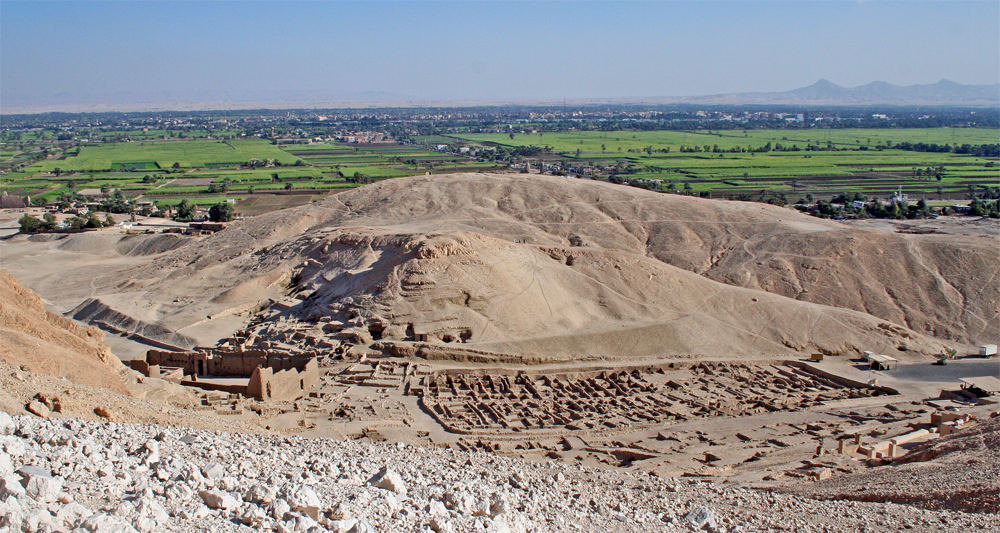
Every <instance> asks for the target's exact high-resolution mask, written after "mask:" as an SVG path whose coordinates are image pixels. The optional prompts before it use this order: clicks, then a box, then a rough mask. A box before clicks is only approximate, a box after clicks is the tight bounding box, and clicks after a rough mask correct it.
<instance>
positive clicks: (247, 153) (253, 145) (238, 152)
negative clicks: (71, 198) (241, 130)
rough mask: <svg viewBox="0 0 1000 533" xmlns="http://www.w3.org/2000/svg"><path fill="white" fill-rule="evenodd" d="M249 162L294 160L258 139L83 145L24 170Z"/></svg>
mask: <svg viewBox="0 0 1000 533" xmlns="http://www.w3.org/2000/svg"><path fill="white" fill-rule="evenodd" d="M253 159H258V160H265V159H275V160H277V161H278V162H280V163H281V164H282V165H291V164H294V163H295V161H296V160H297V159H298V158H296V157H295V156H293V155H292V154H289V153H287V152H284V151H282V150H280V149H278V148H277V147H275V146H273V145H272V144H271V143H269V142H267V141H263V140H259V139H240V140H232V141H216V140H193V141H140V142H125V143H109V144H95V145H84V146H82V147H81V148H80V154H79V155H77V156H73V157H67V158H66V159H63V160H58V159H50V160H46V161H39V162H38V163H35V164H34V165H31V166H30V167H28V168H27V169H26V170H28V171H30V172H52V171H53V170H55V169H56V168H59V169H61V170H62V171H71V172H77V171H106V170H125V169H134V170H154V169H168V168H172V167H173V165H174V164H175V163H176V164H177V165H178V167H180V168H203V167H207V166H212V165H233V166H236V165H243V164H246V163H249V162H250V161H251V160H253Z"/></svg>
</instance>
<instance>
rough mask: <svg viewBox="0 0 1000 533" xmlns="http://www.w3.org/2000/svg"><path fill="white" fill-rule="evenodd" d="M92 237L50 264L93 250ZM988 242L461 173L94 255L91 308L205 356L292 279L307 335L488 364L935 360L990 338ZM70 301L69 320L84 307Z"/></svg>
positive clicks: (608, 187) (994, 313)
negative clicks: (404, 341) (424, 345)
mask: <svg viewBox="0 0 1000 533" xmlns="http://www.w3.org/2000/svg"><path fill="white" fill-rule="evenodd" d="M89 238H92V237H91V236H90V235H79V236H73V237H71V239H73V240H76V239H79V241H80V242H76V243H73V242H71V241H67V242H65V243H61V244H60V245H59V247H60V252H61V253H69V252H68V251H67V247H79V248H83V249H89V250H90V252H88V253H95V252H94V247H90V245H89V244H88V242H86V240H87V239H89ZM102 238H103V236H102ZM109 238H110V237H109ZM153 238H157V239H158V240H157V241H155V242H150V243H144V242H141V241H140V240H139V239H153ZM32 244H35V243H32ZM997 245H998V240H997V239H996V238H991V237H975V236H965V235H911V234H899V233H892V232H887V231H880V230H869V229H858V228H851V227H848V226H846V225H843V224H841V223H837V222H833V221H826V220H820V219H816V218H812V217H808V216H806V215H801V214H799V213H797V212H794V211H792V210H789V209H783V208H777V207H773V206H767V205H762V204H756V203H745V202H726V201H712V200H702V199H697V198H688V197H682V196H677V195H663V194H657V193H651V192H648V191H643V190H639V189H635V188H631V187H623V186H617V185H612V184H607V183H599V182H593V181H589V180H576V179H567V178H557V177H550V176H538V175H511V174H504V175H497V174H455V175H437V176H420V177H413V178H402V179H394V180H387V181H384V182H380V183H378V184H375V185H371V186H366V187H362V188H359V189H355V190H352V191H348V192H345V193H342V194H338V195H335V196H331V197H328V198H327V199H325V200H322V201H320V202H317V203H314V204H310V205H305V206H301V207H297V208H292V209H287V210H283V211H279V212H275V213H270V214H266V215H262V216H258V217H253V218H250V219H247V220H244V221H242V222H238V223H235V224H233V225H232V226H231V227H230V228H228V229H226V230H225V231H223V232H220V233H217V234H215V235H212V236H210V237H207V238H204V239H192V240H188V241H186V242H185V243H177V242H173V241H171V242H167V241H164V240H162V238H161V237H159V236H140V237H139V238H138V239H136V238H133V240H132V241H131V242H129V243H127V244H114V245H111V246H107V245H105V246H102V247H100V249H101V250H104V252H102V253H105V254H106V255H108V256H110V255H117V257H118V258H120V259H115V258H111V257H107V258H102V259H100V261H103V262H102V263H101V264H102V266H103V265H108V266H110V265H113V264H114V263H115V261H119V262H120V264H121V266H119V267H117V268H107V269H104V271H103V272H102V273H101V274H100V275H98V276H96V277H95V278H94V279H93V280H88V282H89V283H90V285H91V287H90V289H89V290H88V291H87V292H88V295H99V298H100V299H101V301H102V303H104V304H106V305H107V306H108V307H110V308H112V309H114V310H116V311H120V312H122V313H125V314H127V315H129V316H131V317H134V318H136V319H137V320H139V321H142V322H143V323H149V324H159V325H163V326H165V327H167V328H169V329H171V330H173V331H176V332H177V333H179V334H180V335H183V336H186V337H188V338H190V339H193V340H195V341H197V342H198V343H202V344H207V343H212V342H214V340H215V339H218V338H220V337H224V336H227V335H228V334H230V333H231V332H232V331H234V330H235V329H237V328H238V327H239V325H240V323H241V321H242V320H244V319H243V318H240V314H241V313H243V314H245V313H246V312H248V311H251V310H253V309H254V308H255V307H256V306H258V305H261V304H265V303H266V302H267V301H268V299H278V298H281V297H282V296H283V294H284V291H285V290H286V287H287V286H288V283H289V280H292V279H293V278H294V280H295V281H296V282H297V285H296V287H297V288H299V289H304V290H305V291H306V292H305V293H302V294H308V293H309V292H313V291H315V295H314V296H313V297H312V299H311V300H308V301H307V303H306V304H304V305H302V306H299V307H297V308H296V310H295V314H297V316H299V317H300V318H307V319H324V318H333V319H336V320H341V321H350V320H351V319H352V318H354V319H355V320H358V317H360V320H362V321H365V320H367V321H371V320H378V321H381V322H383V323H387V324H388V325H389V326H390V328H389V329H388V330H387V333H388V334H390V336H395V337H404V338H405V337H407V334H406V328H407V327H408V326H409V324H416V325H418V326H424V327H426V329H428V330H429V331H431V332H433V333H434V334H435V335H436V336H437V337H441V336H443V335H452V336H458V335H460V334H463V333H464V334H465V335H466V336H468V335H471V338H470V339H469V340H470V343H471V344H472V345H475V346H470V347H478V348H483V349H489V350H502V351H524V352H534V353H570V352H574V353H582V352H586V353H591V354H605V355H646V354H653V353H656V354H666V353H679V354H680V353H683V354H689V353H695V354H697V353H711V354H715V355H720V354H729V353H735V354H740V355H743V354H768V355H772V354H780V353H789V352H809V351H813V350H828V351H832V352H849V351H853V350H859V349H876V350H880V351H885V352H888V353H895V354H897V355H898V354H899V351H898V350H897V348H899V347H905V348H908V349H909V350H911V353H912V351H916V352H921V353H939V352H940V351H941V349H942V345H941V344H940V343H939V342H937V341H934V340H931V339H929V338H927V337H928V336H933V337H936V338H938V339H944V340H954V341H958V342H960V343H967V344H971V343H976V342H990V341H991V340H993V339H995V338H996V337H997V336H1000V321H998V309H997V307H996V302H997V301H998V300H1000V282H998V281H997V270H998V268H1000V267H998V263H997V262H996V261H995V256H996V249H997ZM307 259H310V260H311V261H309V262H307V261H306V260H307ZM15 261H18V262H20V260H19V259H15ZM95 261H97V259H95ZM26 275H30V273H26ZM32 282H33V283H34V280H32ZM38 282H39V284H40V285H41V286H43V288H39V290H40V291H42V294H43V295H45V296H46V298H50V295H51V294H54V293H56V292H57V291H55V290H53V289H52V285H53V283H52V282H51V281H50V280H45V279H39V280H38ZM31 286H32V287H35V285H34V284H32V285H31ZM46 286H47V287H46ZM43 289H44V290H43ZM77 292H80V291H77ZM78 296H82V295H78ZM66 299H67V301H66V302H64V303H63V305H62V307H65V308H66V309H67V310H69V309H72V308H73V307H75V306H76V305H78V304H79V303H80V301H81V300H82V299H83V298H82V297H79V298H78V299H75V301H72V302H70V301H68V300H69V299H71V298H66ZM331 303H334V304H335V305H334V307H335V309H331V308H330V307H329V304H331ZM816 304H821V305H816ZM352 314H354V315H356V316H355V317H352V316H351V315H352ZM925 335H926V336H925ZM962 349H965V348H962Z"/></svg>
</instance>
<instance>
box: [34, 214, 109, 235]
mask: <svg viewBox="0 0 1000 533" xmlns="http://www.w3.org/2000/svg"><path fill="white" fill-rule="evenodd" d="M17 222H18V224H19V225H20V227H21V232H22V233H41V232H46V231H55V230H57V229H60V225H59V223H58V222H57V221H56V216H55V215H53V214H52V213H45V214H44V215H42V218H41V219H39V218H38V217H34V216H32V215H24V216H22V217H21V218H19V219H18V221H17ZM114 225H115V219H114V218H113V217H112V216H111V214H110V213H109V214H106V215H105V217H104V221H103V222H102V221H101V219H100V217H98V216H97V213H87V214H86V215H79V216H73V217H70V218H67V219H66V220H64V221H63V226H62V228H65V229H71V230H82V229H90V228H104V227H109V226H114Z"/></svg>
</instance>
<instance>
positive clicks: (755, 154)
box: [434, 128, 1000, 200]
mask: <svg viewBox="0 0 1000 533" xmlns="http://www.w3.org/2000/svg"><path fill="white" fill-rule="evenodd" d="M447 138H449V139H451V142H452V143H455V142H458V143H462V144H476V145H482V146H501V147H505V148H508V149H512V148H515V147H526V146H537V147H543V148H547V149H548V152H546V153H543V154H540V155H539V156H537V159H542V160H546V161H549V162H555V161H563V163H564V165H566V166H568V167H571V168H572V167H576V168H582V169H585V170H586V171H588V172H591V173H593V174H595V175H598V176H605V177H610V176H618V177H620V178H622V179H633V180H634V179H644V180H653V182H654V183H658V186H656V187H655V188H659V189H661V190H688V191H694V192H702V191H705V192H708V193H711V194H712V195H713V196H723V197H725V196H742V195H744V194H750V195H751V196H755V197H763V196H766V195H770V194H776V193H781V194H786V195H805V194H813V195H814V196H817V197H824V196H826V197H829V196H833V195H835V194H839V193H841V192H855V191H858V192H864V193H866V194H869V195H887V194H889V193H890V192H892V191H895V190H896V189H897V188H898V187H903V190H904V191H906V192H912V193H928V194H934V195H939V196H942V197H943V196H951V197H967V196H968V194H969V193H970V192H971V191H979V190H982V188H984V187H1000V162H998V161H997V160H996V158H992V159H990V158H984V157H976V156H973V155H963V154H955V153H951V152H936V153H930V152H913V151H903V150H895V149H878V148H877V147H878V146H885V144H886V142H887V141H890V142H892V143H893V144H895V143H901V142H909V143H927V144H931V143H934V144H939V145H940V144H949V145H963V144H970V145H981V144H996V143H1000V130H992V129H972V128H934V129H882V130H878V129H821V130H749V131H743V130H726V131H649V132H643V131H613V132H565V133H536V134H514V135H513V138H512V136H511V135H509V134H460V135H451V136H448V137H447ZM434 140H435V141H436V142H440V141H439V139H437V138H435V139H434ZM810 147H812V148H811V149H810ZM777 148H781V149H784V150H788V151H776V149H777ZM796 148H797V149H798V151H791V150H795V149H796ZM764 150H767V151H764ZM929 167H930V168H933V169H934V172H933V173H931V172H928V171H927V170H926V169H928V168H929ZM790 199H792V200H794V199H795V198H790Z"/></svg>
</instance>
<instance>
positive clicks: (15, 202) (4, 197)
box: [0, 191, 31, 209]
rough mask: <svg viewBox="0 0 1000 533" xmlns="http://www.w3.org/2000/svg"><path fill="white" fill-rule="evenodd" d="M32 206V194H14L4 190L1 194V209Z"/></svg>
mask: <svg viewBox="0 0 1000 533" xmlns="http://www.w3.org/2000/svg"><path fill="white" fill-rule="evenodd" d="M25 207H31V197H30V196H14V195H13V194H7V191H4V192H3V193H2V194H0V209H23V208H25Z"/></svg>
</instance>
